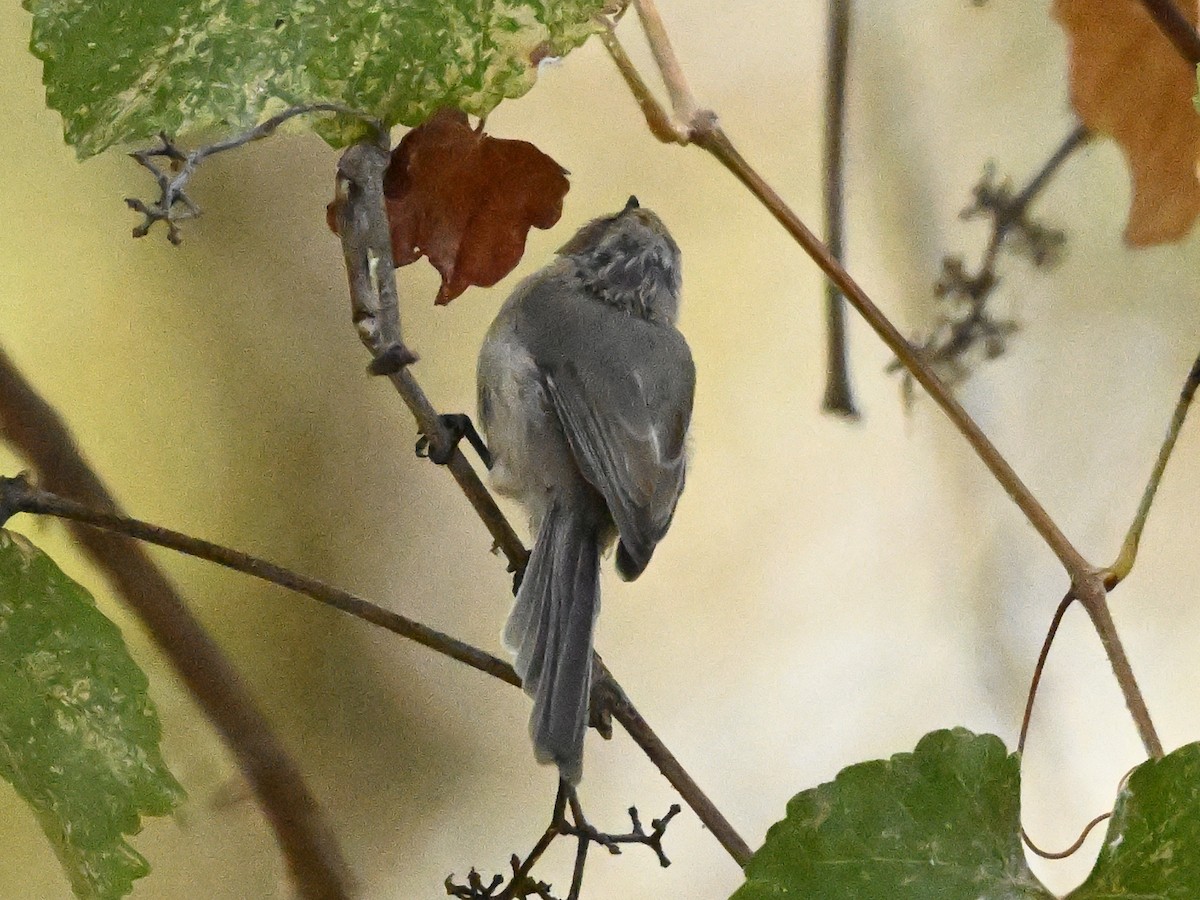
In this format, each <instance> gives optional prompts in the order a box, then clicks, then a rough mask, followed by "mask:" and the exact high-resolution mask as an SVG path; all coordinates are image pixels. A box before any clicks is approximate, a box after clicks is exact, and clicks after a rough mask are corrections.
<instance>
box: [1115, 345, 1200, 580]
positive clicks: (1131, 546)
mask: <svg viewBox="0 0 1200 900" xmlns="http://www.w3.org/2000/svg"><path fill="white" fill-rule="evenodd" d="M1198 386H1200V356H1197V357H1196V361H1195V362H1194V363H1193V364H1192V369H1191V371H1190V372H1188V376H1187V379H1186V380H1185V381H1184V383H1183V389H1182V390H1181V391H1180V392H1179V402H1177V403H1176V404H1175V412H1174V414H1173V415H1172V416H1171V424H1170V425H1168V426H1167V436H1166V437H1165V438H1163V442H1162V446H1161V447H1159V450H1158V458H1157V459H1155V460H1154V468H1153V469H1151V471H1150V479H1149V481H1147V482H1146V489H1145V490H1144V491H1142V499H1141V502H1140V503H1138V508H1137V513H1135V514H1134V517H1133V523H1132V524H1131V525H1130V526H1129V531H1128V533H1127V534H1126V535H1125V540H1124V542H1123V543H1122V544H1121V551H1120V552H1119V553H1118V554H1117V558H1116V560H1115V561H1114V562H1113V564H1112V565H1111V566H1109V567H1108V568H1107V569H1106V570H1105V572H1104V584H1105V587H1106V588H1107V589H1108V590H1110V591H1111V590H1112V589H1113V588H1115V587H1116V586H1117V585H1118V584H1120V583H1121V582H1122V581H1124V580H1125V578H1126V577H1127V576H1128V575H1129V573H1130V572H1131V571H1132V570H1133V564H1134V561H1135V560H1136V559H1137V551H1138V544H1139V543H1140V542H1141V539H1142V531H1143V530H1144V529H1145V527H1146V520H1147V519H1148V518H1149V517H1150V507H1151V506H1152V505H1153V504H1154V495H1155V494H1156V493H1158V485H1159V483H1160V482H1161V481H1162V477H1163V473H1164V472H1165V471H1166V470H1167V462H1168V460H1170V458H1171V453H1172V451H1174V449H1175V441H1176V440H1178V438H1179V432H1180V430H1181V429H1182V428H1183V421H1184V419H1185V418H1187V413H1188V409H1189V408H1190V407H1191V405H1192V399H1193V398H1194V397H1195V396H1196V388H1197V387H1198Z"/></svg>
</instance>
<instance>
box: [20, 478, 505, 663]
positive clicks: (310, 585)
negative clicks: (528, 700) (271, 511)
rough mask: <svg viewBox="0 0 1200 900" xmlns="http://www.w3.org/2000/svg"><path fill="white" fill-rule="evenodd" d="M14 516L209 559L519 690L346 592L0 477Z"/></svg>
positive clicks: (424, 629)
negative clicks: (74, 525)
mask: <svg viewBox="0 0 1200 900" xmlns="http://www.w3.org/2000/svg"><path fill="white" fill-rule="evenodd" d="M14 512H26V513H33V514H35V515H42V516H55V517H57V518H61V519H68V520H70V521H72V522H79V523H82V524H84V525H90V526H92V527H93V528H100V529H103V530H105V531H110V532H114V533H117V534H122V535H127V536H129V537H132V538H136V539H137V540H139V541H145V542H146V543H148V544H156V545H158V546H159V547H166V548H168V549H169V550H174V551H176V552H178V553H184V554H186V555H188V556H195V557H197V558H198V559H205V560H208V561H209V562H213V563H216V564H217V565H220V566H224V567H225V568H227V569H233V570H234V571H236V572H243V573H245V574H246V575H252V576H253V577H255V578H258V579H261V580H262V581H267V582H270V583H271V584H275V585H278V586H279V587H282V588H287V589H288V590H290V591H295V592H296V593H298V594H303V595H304V596H306V597H309V598H311V599H313V600H316V601H317V602H318V603H324V604H325V605H326V606H330V607H333V608H334V609H336V610H339V611H341V612H344V613H348V614H349V615H352V616H354V617H355V618H357V619H362V620H363V621H364V622H370V623H371V624H372V625H378V626H379V627H380V628H384V629H386V630H388V631H390V632H392V633H393V634H398V635H400V636H401V637H406V638H408V639H409V640H410V641H415V642H416V643H418V644H420V645H421V646H423V647H428V648H429V649H430V650H433V651H435V652H437V653H441V654H442V655H443V656H448V657H450V658H451V659H456V660H458V661H459V662H461V663H465V664H466V665H468V666H470V667H471V668H473V669H478V670H479V671H480V672H483V673H485V674H487V675H491V676H492V677H493V678H498V679H500V680H501V681H503V682H506V683H508V684H511V685H513V686H515V687H520V686H521V679H520V678H518V677H517V673H516V672H514V671H513V668H512V666H510V665H509V664H508V663H506V662H504V661H503V660H501V659H497V658H496V657H495V656H492V655H491V654H490V653H487V652H486V651H484V650H480V649H479V648H478V647H474V646H472V645H471V644H468V643H465V642H464V641H460V640H457V639H456V638H453V637H450V635H448V634H443V633H442V632H440V631H437V630H436V629H433V628H430V627H429V626H427V625H423V624H422V623H420V622H417V621H415V620H413V619H410V618H408V617H407V616H402V615H400V614H399V613H395V612H392V611H391V610H388V609H384V608H383V607H381V606H377V605H376V604H374V603H370V602H368V601H367V600H363V599H362V598H361V597H356V596H355V595H354V594H351V593H348V592H347V591H343V590H340V589H339V588H335V587H333V586H331V585H328V584H325V583H324V582H322V581H318V580H317V579H315V578H309V577H307V576H305V575H301V574H299V573H297V572H293V571H291V570H290V569H285V568H283V567H282V566H277V565H275V564H274V563H271V562H268V561H267V560H265V559H261V558H259V557H257V556H251V555H250V554H249V553H243V552H241V551H240V550H234V549H232V548H231V547H223V546H221V545H220V544H214V543H212V542H210V541H205V540H201V539H200V538H195V537H191V536H190V535H186V534H183V533H181V532H178V531H172V530H171V529H169V528H163V527H162V526H160V525H154V524H151V523H150V522H143V521H141V520H140V519H133V518H130V517H128V516H125V515H121V514H119V513H110V512H103V511H100V510H96V509H92V508H91V507H88V506H86V505H85V504H82V503H77V502H75V501H74V500H68V499H67V498H66V497H60V496H58V495H57V494H54V493H51V492H50V491H45V490H41V489H39V488H35V487H34V486H32V485H31V484H29V482H28V481H27V480H26V479H24V478H22V477H20V476H18V477H16V478H0V517H7V515H11V514H12V513H14Z"/></svg>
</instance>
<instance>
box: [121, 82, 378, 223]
mask: <svg viewBox="0 0 1200 900" xmlns="http://www.w3.org/2000/svg"><path fill="white" fill-rule="evenodd" d="M320 112H331V113H337V114H339V115H344V116H350V117H352V118H355V119H359V120H361V121H363V122H365V123H366V124H367V126H368V127H369V128H370V129H371V131H372V133H374V134H375V135H379V134H381V133H383V125H382V124H381V123H380V122H379V121H378V120H377V119H375V118H373V117H371V116H367V115H365V114H363V113H360V112H357V111H356V110H353V109H350V108H348V107H345V106H341V105H340V104H337V103H310V104H307V105H304V106H293V107H290V108H288V109H286V110H284V111H283V112H281V113H279V114H278V115H274V116H271V118H269V119H266V120H264V121H262V122H260V123H259V124H257V125H255V126H254V127H253V128H250V129H247V130H246V131H244V132H242V133H241V134H238V135H234V136H233V137H231V138H228V139H226V140H223V141H217V142H216V143H213V144H206V145H205V146H203V147H198V148H197V149H195V150H192V151H190V152H185V151H183V150H181V149H180V148H179V146H178V145H177V144H176V143H175V141H174V140H173V139H172V138H171V137H170V136H169V135H168V134H167V133H166V132H160V133H159V135H158V141H159V142H158V145H157V146H154V147H146V148H144V149H141V150H135V151H133V152H132V153H130V154H129V155H130V156H131V157H132V158H133V159H135V160H137V161H138V164H139V165H141V166H143V167H144V168H146V169H147V170H149V172H150V174H151V175H153V176H154V180H155V182H157V184H158V191H159V193H158V198H157V199H155V200H153V201H151V202H149V203H147V202H146V201H144V200H139V199H138V198H137V197H126V198H125V205H126V206H128V207H129V208H130V209H132V210H133V211H134V212H139V213H141V214H142V222H141V224H139V225H137V226H136V227H134V229H133V236H134V237H135V238H140V237H145V236H146V235H147V234H149V233H150V229H151V228H153V227H154V223H155V222H165V223H166V225H167V240H169V241H170V242H171V243H172V244H175V245H176V246H178V245H179V244H180V243H181V242H182V241H183V233H182V231H180V228H179V223H180V222H185V221H187V220H188V219H194V218H196V217H197V216H199V215H200V207H199V206H198V205H197V204H196V202H195V201H194V200H193V199H192V198H191V197H190V196H189V195H188V193H187V186H188V183H189V182H190V181H191V180H192V176H193V175H194V174H195V173H196V167H197V166H199V165H200V163H201V162H203V161H204V160H205V159H207V158H208V157H210V156H214V155H215V154H217V153H224V152H225V151H226V150H233V149H235V148H237V147H244V146H245V145H246V144H249V143H250V142H252V141H259V140H262V139H263V138H265V137H270V136H271V135H272V134H274V133H275V131H276V129H278V128H279V126H280V125H282V124H283V123H284V122H286V121H288V119H293V118H295V117H296V116H302V115H307V114H309V113H320ZM159 160H165V161H166V163H165V165H160V163H159V162H158V161H159Z"/></svg>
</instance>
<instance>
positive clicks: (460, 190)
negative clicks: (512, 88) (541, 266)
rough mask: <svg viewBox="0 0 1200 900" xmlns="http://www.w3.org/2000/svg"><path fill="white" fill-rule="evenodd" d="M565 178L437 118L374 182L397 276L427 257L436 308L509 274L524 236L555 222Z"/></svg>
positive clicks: (518, 149)
mask: <svg viewBox="0 0 1200 900" xmlns="http://www.w3.org/2000/svg"><path fill="white" fill-rule="evenodd" d="M569 187H570V185H569V183H568V182H567V178H566V170H565V169H563V168H562V166H560V165H559V164H558V163H556V162H555V161H554V160H552V159H551V158H550V157H549V156H547V155H546V154H544V153H542V151H540V150H538V149H537V147H535V146H533V144H529V143H526V142H525V141H509V140H501V139H498V138H493V137H489V136H488V135H486V134H484V133H483V132H482V131H476V130H475V129H472V128H471V127H470V125H469V124H468V123H467V117H466V115H465V114H463V113H461V112H459V111H458V110H452V109H443V110H440V111H438V112H437V113H435V114H434V115H433V116H432V117H431V118H430V119H429V120H428V121H427V122H425V123H424V124H422V125H419V126H417V127H416V128H414V129H413V130H412V131H410V132H409V133H408V134H406V135H405V136H404V138H403V140H401V141H400V144H399V146H397V147H396V149H395V150H394V151H393V152H392V161H391V164H390V165H389V166H388V170H387V173H386V174H385V175H384V182H383V192H384V196H385V197H386V198H387V206H388V222H389V225H390V226H391V233H392V254H393V256H394V258H395V262H396V265H397V267H399V266H406V265H408V264H409V263H412V262H415V261H416V260H417V259H419V258H420V257H421V256H427V257H428V258H429V261H430V262H431V263H432V264H433V266H434V268H436V269H437V270H438V272H439V273H441V276H442V287H441V289H440V290H439V291H438V295H437V300H436V302H437V303H438V304H439V305H441V304H445V303H449V302H450V301H451V300H453V299H454V298H455V297H457V296H458V295H459V294H461V293H462V292H463V291H465V290H466V289H467V288H468V287H470V286H471V285H473V284H475V285H480V286H482V287H488V286H490V285H493V284H495V283H496V282H497V281H499V280H500V279H501V278H503V277H504V276H505V275H507V274H508V273H509V272H511V271H512V270H513V268H514V267H515V266H516V265H517V263H518V262H520V260H521V255H522V254H523V253H524V252H525V237H526V235H527V234H528V233H529V229H530V228H531V227H537V228H549V227H550V226H552V225H553V224H554V223H555V222H557V221H558V219H559V217H560V216H561V215H562V202H563V197H564V196H566V193H567V190H568V188H569Z"/></svg>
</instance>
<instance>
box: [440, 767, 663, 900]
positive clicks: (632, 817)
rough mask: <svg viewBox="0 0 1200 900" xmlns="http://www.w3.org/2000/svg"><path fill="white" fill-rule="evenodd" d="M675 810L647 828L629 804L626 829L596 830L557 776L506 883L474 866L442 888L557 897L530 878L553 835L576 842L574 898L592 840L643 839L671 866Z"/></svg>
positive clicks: (499, 898)
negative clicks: (536, 830) (461, 880)
mask: <svg viewBox="0 0 1200 900" xmlns="http://www.w3.org/2000/svg"><path fill="white" fill-rule="evenodd" d="M568 808H569V809H570V811H571V815H570V817H568V816H567V809H568ZM679 812H680V806H679V805H678V804H673V805H672V806H671V808H670V809H669V810H667V814H666V815H665V816H663V817H662V818H661V819H653V820H652V821H651V822H650V828H651V830H650V831H649V832H647V831H646V829H645V828H644V827H643V826H642V820H641V817H640V816H639V815H638V811H637V808H636V807H632V806H631V807H630V808H629V821H630V830H629V831H628V832H626V833H624V834H609V833H607V832H603V831H600V830H598V829H597V828H595V827H593V826H592V825H591V824H590V823H589V822H588V820H587V817H586V816H585V815H584V813H583V806H582V804H580V802H579V796H578V794H577V793H576V792H575V789H574V788H573V787H571V786H570V785H569V784H567V783H566V782H565V781H561V780H560V781H559V785H558V794H557V795H556V796H555V799H554V812H553V813H552V814H551V816H550V824H549V826H547V828H546V831H545V833H544V834H543V835H542V836H541V837H540V838H539V839H538V842H537V843H536V844H534V846H533V849H532V850H530V851H529V854H528V855H527V856H526V857H525V859H524V860H521V859H520V858H519V857H517V856H516V855H515V854H514V855H513V856H512V858H511V860H510V861H509V865H510V866H511V867H512V870H513V874H512V876H511V877H510V878H509V879H508V883H507V884H505V883H504V876H502V875H494V876H493V877H492V879H491V881H489V882H488V883H487V884H486V885H485V884H484V883H483V878H482V877H481V876H480V875H479V873H478V871H476V870H475V869H471V871H470V872H469V873H468V874H467V882H466V884H458V883H457V882H455V881H454V876H453V875H451V876H450V877H448V878H447V879H446V882H445V885H446V893H448V894H449V895H450V896H452V897H459V898H462V900H519V898H525V897H531V896H535V897H539V898H543V900H555V898H554V895H553V894H552V893H551V888H550V885H549V884H547V883H546V882H544V881H534V879H533V878H532V877H531V876H530V874H529V873H530V871H531V870H532V869H533V866H534V864H535V863H536V862H537V861H538V860H539V859H540V858H541V856H542V854H543V853H545V852H546V850H547V849H548V848H549V846H550V844H552V843H553V842H554V841H555V839H557V838H559V837H574V838H576V839H577V841H578V844H577V846H576V850H575V865H574V867H573V869H572V872H571V886H570V888H569V889H568V893H567V898H566V900H578V897H579V892H580V890H581V889H582V887H583V873H584V869H585V867H586V864H587V855H588V848H589V847H590V846H591V845H592V844H599V845H600V846H602V847H604V848H605V849H606V850H608V852H609V853H613V854H619V853H620V852H621V846H622V845H624V844H641V845H643V846H646V847H649V848H650V849H651V850H653V851H654V855H655V856H657V857H658V862H659V865H661V866H664V867H665V866H669V865H670V864H671V861H670V860H669V859H667V855H666V853H665V852H664V851H663V847H662V839H663V836H664V835H665V834H666V832H667V826H668V825H669V824H670V822H671V820H672V819H673V818H675V816H677V815H678V814H679Z"/></svg>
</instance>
